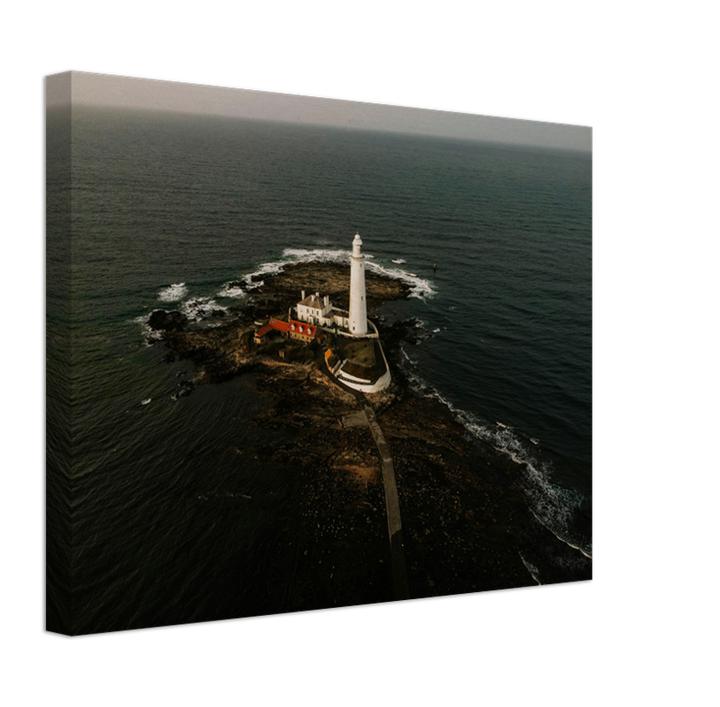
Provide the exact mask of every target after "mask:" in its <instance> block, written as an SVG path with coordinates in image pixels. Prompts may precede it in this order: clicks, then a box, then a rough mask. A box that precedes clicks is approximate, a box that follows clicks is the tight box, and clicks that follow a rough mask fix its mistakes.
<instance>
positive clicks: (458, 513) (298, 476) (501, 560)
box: [150, 263, 591, 613]
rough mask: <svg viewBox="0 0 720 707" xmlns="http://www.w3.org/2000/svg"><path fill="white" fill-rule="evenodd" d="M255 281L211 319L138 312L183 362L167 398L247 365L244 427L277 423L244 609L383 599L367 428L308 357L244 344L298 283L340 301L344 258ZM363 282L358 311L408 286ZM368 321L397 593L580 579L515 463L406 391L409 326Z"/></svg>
mask: <svg viewBox="0 0 720 707" xmlns="http://www.w3.org/2000/svg"><path fill="white" fill-rule="evenodd" d="M259 280H262V284H260V282H252V283H251V284H250V288H251V289H250V292H249V295H250V297H249V298H248V300H249V301H247V302H246V303H245V305H244V306H243V307H241V308H238V310H237V311H235V312H231V313H230V314H229V315H228V316H226V317H224V318H223V320H222V322H221V323H219V324H218V325H216V326H213V327H212V328H200V327H193V326H192V325H190V324H189V323H188V322H187V320H186V319H185V318H184V315H182V314H181V313H179V312H170V313H168V312H155V313H153V315H152V316H151V319H150V326H151V327H152V328H153V329H154V330H155V331H156V332H159V336H160V338H161V340H162V341H164V343H165V345H166V346H167V348H168V358H170V359H171V358H174V357H175V356H178V357H181V358H186V359H190V360H192V361H193V362H194V364H195V366H196V374H195V376H194V378H193V382H192V383H191V384H189V385H186V386H185V387H184V388H183V389H182V390H181V391H180V394H189V392H190V390H191V388H192V385H200V384H204V383H216V382H221V381H223V380H227V379H229V378H231V377H233V376H236V375H241V374H252V375H254V376H255V380H256V386H257V389H258V391H259V392H260V394H261V395H263V396H264V397H265V398H266V399H267V401H269V403H270V405H269V407H268V409H266V410H265V411H264V412H262V413H261V414H259V415H258V416H257V417H256V418H255V419H254V420H253V422H252V424H253V425H256V426H258V427H261V428H266V429H272V430H278V431H279V432H280V434H278V435H277V438H278V442H277V443H276V444H273V445H269V446H267V447H266V448H263V449H261V450H259V453H260V454H261V455H262V457H263V458H264V459H265V460H266V461H267V462H268V463H271V464H273V465H274V466H279V467H282V468H284V469H286V471H287V474H286V476H287V480H288V494H289V496H288V497H289V499H290V502H289V503H288V509H289V510H288V512H287V513H286V514H284V515H283V520H282V523H281V524H280V527H277V528H275V529H274V530H273V542H272V543H271V544H270V545H269V547H268V548H267V549H266V555H267V557H266V562H265V570H264V571H265V575H266V576H265V577H264V582H263V585H264V587H265V588H266V590H267V591H266V592H265V595H264V598H263V601H262V604H261V606H259V607H257V609H256V610H255V612H254V613H277V612H281V611H296V610H308V609H318V608H325V607H332V606H340V605H353V604H364V603H372V602H382V601H391V600H392V599H393V590H392V576H391V566H390V546H389V541H388V536H387V524H386V518H385V506H384V492H383V485H382V475H381V467H380V459H379V455H378V452H377V448H376V446H375V444H374V441H373V438H372V435H371V433H370V431H369V429H368V428H366V427H352V428H347V429H346V428H344V427H343V425H342V418H343V417H344V416H345V415H348V414H351V413H353V412H356V411H358V410H359V409H360V406H361V403H360V402H359V401H358V400H357V399H356V396H353V395H351V394H350V393H348V392H345V391H343V390H341V389H340V388H338V387H337V386H335V385H334V384H333V383H332V382H331V381H330V380H329V379H328V378H327V377H326V376H324V375H323V374H322V373H321V372H320V371H319V370H318V369H317V368H316V367H315V365H314V363H313V362H308V363H288V362H286V361H282V360H277V359H275V358H273V357H270V356H268V355H266V353H263V352H261V351H260V352H259V351H258V348H257V347H256V346H254V344H253V343H252V331H253V330H254V328H255V326H254V322H255V321H262V320H263V319H264V318H265V317H266V316H267V315H275V314H278V313H282V312H286V311H287V310H288V308H289V307H291V306H293V305H294V304H295V303H296V302H297V301H298V299H299V293H300V291H301V290H303V289H304V290H307V291H308V292H314V291H319V292H321V294H323V295H324V294H329V295H330V297H331V300H332V301H333V302H334V303H336V304H337V305H338V306H340V307H347V283H348V271H347V266H343V265H340V264H334V263H303V264H296V265H288V266H286V268H285V270H284V271H283V272H281V273H278V274H274V275H265V276H263V277H262V278H259ZM232 284H234V285H235V286H236V287H243V288H247V283H231V285H232ZM366 289H367V302H368V313H369V314H371V315H372V313H373V311H374V310H376V309H377V307H379V305H380V304H382V302H384V301H388V300H397V299H403V298H406V297H407V296H408V294H409V288H408V286H407V285H406V284H404V283H403V282H401V281H399V280H394V279H391V278H386V277H381V276H380V275H378V274H376V273H373V272H368V273H367V274H366ZM379 330H380V336H381V340H382V342H383V347H384V349H385V352H386V355H387V358H388V363H389V365H390V369H391V374H392V378H393V382H392V384H391V386H390V388H388V389H387V390H385V391H383V392H382V393H379V394H374V395H367V396H365V398H366V400H367V402H369V403H370V405H371V406H372V407H373V409H374V410H375V413H376V416H377V419H378V422H379V423H380V426H381V428H382V430H383V433H384V436H385V438H386V440H387V443H388V445H389V448H390V451H391V454H392V457H393V463H394V467H395V474H396V478H397V487H398V494H399V499H400V509H401V514H402V522H403V531H404V538H405V551H406V560H407V572H408V582H409V586H410V596H411V597H412V598H417V597H428V596H442V595H452V594H459V593H465V592H475V591H483V590H491V589H502V588H510V587H522V586H533V585H536V584H538V583H542V584H547V583H553V582H565V581H575V580H583V579H590V577H591V562H590V561H589V560H588V561H587V562H582V561H578V558H577V556H576V555H577V552H576V551H574V550H572V549H571V548H568V547H567V546H564V544H563V543H561V542H560V541H558V540H557V538H555V536H554V535H552V533H550V532H549V531H548V530H547V529H546V528H545V527H544V526H542V525H541V524H540V523H539V522H538V521H537V519H536V518H535V517H534V516H533V514H532V512H531V511H530V509H529V507H528V503H527V499H526V498H525V496H524V492H523V488H522V483H521V479H522V468H521V466H520V465H518V464H515V463H514V462H512V461H511V460H510V459H509V458H508V457H506V456H504V455H502V454H500V453H499V452H497V451H496V450H494V449H493V448H492V447H490V446H489V445H484V444H483V443H481V442H480V441H478V440H477V439H475V438H473V437H471V436H470V435H469V434H468V432H467V430H466V429H465V428H464V427H463V426H462V425H461V424H460V423H459V422H458V421H457V419H456V418H455V417H454V415H453V414H452V412H451V411H450V410H449V409H448V408H447V406H446V405H444V404H443V403H442V402H440V401H439V400H437V399H435V398H433V397H423V396H422V395H420V394H419V393H417V392H415V391H413V389H412V387H411V386H410V384H409V382H408V381H407V379H406V377H405V375H404V373H403V371H402V369H401V368H400V367H399V366H398V365H397V361H398V360H399V353H400V345H401V343H402V342H403V341H407V340H408V339H409V338H412V337H413V336H414V333H413V330H414V322H412V321H411V322H397V323H395V324H394V325H392V326H388V325H384V324H383V323H382V322H380V323H379ZM283 431H285V432H286V434H282V432H283ZM563 553H565V554H566V555H567V559H566V561H563V560H562V557H563ZM558 558H560V559H558Z"/></svg>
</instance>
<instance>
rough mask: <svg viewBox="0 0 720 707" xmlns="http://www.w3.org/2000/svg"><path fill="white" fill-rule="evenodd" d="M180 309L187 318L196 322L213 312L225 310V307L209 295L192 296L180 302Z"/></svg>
mask: <svg viewBox="0 0 720 707" xmlns="http://www.w3.org/2000/svg"><path fill="white" fill-rule="evenodd" d="M181 311H182V312H183V314H185V316H186V317H187V318H188V319H190V320H191V321H195V322H197V321H200V320H201V319H205V317H209V316H212V314H213V313H214V312H227V307H223V306H222V305H220V304H218V303H217V302H216V301H215V300H214V299H210V298H209V297H194V298H193V299H189V300H186V301H185V302H183V303H182V307H181Z"/></svg>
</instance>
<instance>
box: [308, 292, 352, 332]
mask: <svg viewBox="0 0 720 707" xmlns="http://www.w3.org/2000/svg"><path fill="white" fill-rule="evenodd" d="M300 296H301V300H300V302H298V303H297V307H296V310H297V318H298V319H299V320H300V321H301V322H307V323H308V324H315V325H317V326H321V327H333V326H337V327H339V328H341V329H347V328H348V326H349V320H348V316H347V312H346V311H344V310H342V309H337V308H336V307H334V306H333V305H332V303H331V302H330V297H329V295H325V296H324V297H320V293H319V292H316V293H315V294H314V295H309V296H308V297H306V296H305V290H303V291H302V294H301V295H300Z"/></svg>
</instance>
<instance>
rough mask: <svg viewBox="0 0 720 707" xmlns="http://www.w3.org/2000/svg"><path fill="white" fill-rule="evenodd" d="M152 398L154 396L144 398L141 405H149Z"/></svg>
mask: <svg viewBox="0 0 720 707" xmlns="http://www.w3.org/2000/svg"><path fill="white" fill-rule="evenodd" d="M151 400H152V398H145V400H143V401H142V402H141V403H140V405H147V404H148V403H149V402H150V401H151Z"/></svg>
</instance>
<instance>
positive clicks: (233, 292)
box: [216, 282, 247, 299]
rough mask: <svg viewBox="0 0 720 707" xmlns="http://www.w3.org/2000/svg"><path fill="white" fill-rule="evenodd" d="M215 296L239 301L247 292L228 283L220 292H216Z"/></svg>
mask: <svg viewBox="0 0 720 707" xmlns="http://www.w3.org/2000/svg"><path fill="white" fill-rule="evenodd" d="M216 296H217V297H226V298H228V299H240V298H241V297H246V296H247V292H246V291H245V289H243V288H242V287H239V286H238V285H234V284H231V283H229V282H228V283H227V284H226V285H225V286H224V287H223V288H222V290H219V291H218V293H217V295H216Z"/></svg>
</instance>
